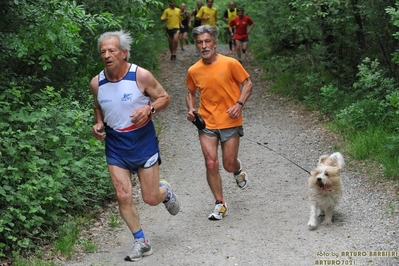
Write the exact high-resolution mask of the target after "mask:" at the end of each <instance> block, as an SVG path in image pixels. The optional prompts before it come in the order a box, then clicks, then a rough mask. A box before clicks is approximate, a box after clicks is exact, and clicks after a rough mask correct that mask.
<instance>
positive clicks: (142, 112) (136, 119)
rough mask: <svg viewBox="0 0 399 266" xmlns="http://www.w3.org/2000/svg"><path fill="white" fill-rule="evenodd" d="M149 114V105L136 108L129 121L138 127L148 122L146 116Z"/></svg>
mask: <svg viewBox="0 0 399 266" xmlns="http://www.w3.org/2000/svg"><path fill="white" fill-rule="evenodd" d="M150 114H151V107H150V106H149V105H146V106H143V107H140V108H137V109H136V110H134V112H133V113H132V114H131V115H130V117H131V118H132V119H131V120H130V121H131V122H132V123H133V124H135V125H136V126H138V127H140V126H142V125H144V123H145V122H146V121H147V120H148V116H149V115H150Z"/></svg>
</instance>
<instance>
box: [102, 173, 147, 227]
mask: <svg viewBox="0 0 399 266" xmlns="http://www.w3.org/2000/svg"><path fill="white" fill-rule="evenodd" d="M108 170H109V174H110V176H111V182H112V185H113V186H114V188H115V192H116V198H117V200H118V205H119V212H120V214H121V216H122V219H123V220H124V221H125V223H126V225H127V227H128V228H129V229H130V231H131V232H132V233H134V232H137V231H139V230H140V229H141V226H140V222H139V214H138V212H137V209H136V207H135V206H134V203H133V198H132V181H131V173H130V171H129V170H127V169H123V168H121V167H118V166H115V165H108Z"/></svg>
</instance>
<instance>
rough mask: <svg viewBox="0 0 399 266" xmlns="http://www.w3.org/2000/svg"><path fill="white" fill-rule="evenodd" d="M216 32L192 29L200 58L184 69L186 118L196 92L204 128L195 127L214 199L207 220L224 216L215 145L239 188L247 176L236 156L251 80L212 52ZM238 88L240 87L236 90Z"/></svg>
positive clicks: (191, 116)
mask: <svg viewBox="0 0 399 266" xmlns="http://www.w3.org/2000/svg"><path fill="white" fill-rule="evenodd" d="M217 36H218V31H217V29H216V28H214V27H212V26H209V25H203V26H199V27H197V28H194V30H193V37H194V40H195V45H196V47H197V50H198V52H199V53H200V54H201V57H202V58H201V59H200V60H199V61H198V62H197V63H195V64H194V65H192V66H191V67H190V68H189V69H188V73H187V76H186V85H187V87H188V92H187V96H186V103H187V108H188V113H187V119H188V120H189V121H191V122H192V121H194V120H195V115H194V113H195V112H196V109H195V106H196V92H197V90H198V91H199V93H200V99H201V100H200V103H199V108H198V114H200V115H201V116H202V118H203V119H204V121H205V124H206V128H205V129H202V130H199V131H198V133H199V140H200V144H201V148H202V152H203V154H204V158H205V166H206V178H207V181H208V185H209V187H210V189H211V191H212V193H213V196H214V198H215V201H216V203H215V209H214V211H213V212H212V213H211V214H209V216H208V219H210V220H220V219H222V218H223V217H224V216H226V215H227V204H226V201H225V200H224V197H223V191H222V179H221V176H220V173H219V160H218V146H219V142H220V145H221V148H222V159H223V167H224V169H225V170H226V171H227V172H230V173H233V174H234V177H235V180H236V183H237V185H238V187H239V188H241V189H245V188H246V187H247V185H248V176H247V173H246V172H245V171H244V169H243V167H242V164H241V161H240V160H239V159H237V156H238V148H239V143H240V137H241V136H243V135H244V131H243V127H242V109H243V107H244V104H245V102H246V101H247V100H248V98H249V96H250V95H251V92H252V82H251V80H250V79H249V74H248V73H247V71H245V69H244V68H243V66H242V65H241V64H240V63H239V62H238V61H237V60H236V59H234V58H231V57H228V56H224V55H222V54H218V53H216V45H217ZM240 87H242V89H240Z"/></svg>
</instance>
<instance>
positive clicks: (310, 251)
mask: <svg viewBox="0 0 399 266" xmlns="http://www.w3.org/2000/svg"><path fill="white" fill-rule="evenodd" d="M187 48H188V49H186V51H184V52H179V53H178V55H177V60H176V61H174V62H172V61H170V60H169V55H168V54H166V53H165V54H164V55H162V57H161V60H162V62H161V75H160V77H159V78H158V79H159V81H160V82H161V84H162V85H163V86H164V87H165V89H166V90H167V91H168V92H169V93H170V95H171V98H172V102H171V105H170V106H169V107H168V108H167V109H166V110H165V111H163V112H161V113H159V114H157V117H158V118H159V119H160V121H161V122H162V125H163V130H162V132H161V135H160V145H161V150H162V151H161V156H162V165H161V176H162V178H166V179H168V180H169V181H170V183H171V185H172V187H173V189H174V190H175V191H176V193H177V194H178V195H179V197H180V200H181V212H180V213H179V214H178V215H177V216H171V215H169V213H168V212H167V211H166V210H165V209H164V206H163V205H162V204H160V205H159V206H157V207H149V206H146V205H144V204H143V203H142V201H141V197H136V200H137V201H138V202H139V207H138V208H139V213H140V218H141V222H142V226H143V229H144V231H145V233H146V236H147V238H149V239H150V240H151V241H152V246H153V249H154V254H153V255H152V256H149V257H145V258H143V259H142V260H141V261H139V262H135V263H134V264H135V265H399V257H398V252H399V240H398V239H399V236H398V234H399V218H398V217H399V211H398V209H399V206H398V203H397V201H394V200H393V197H392V195H391V194H390V193H387V192H385V191H384V190H379V189H377V187H375V186H372V185H371V184H370V182H368V181H367V180H366V178H365V177H364V176H363V175H362V174H361V173H359V172H355V171H353V169H351V168H350V166H349V167H348V168H346V169H344V171H343V173H342V174H343V183H344V196H343V199H342V201H341V204H340V205H339V207H338V208H337V209H336V212H335V215H334V217H333V225H332V226H328V227H326V226H322V225H320V226H319V227H318V229H317V230H315V231H309V230H308V228H307V221H308V218H309V206H308V202H307V190H306V189H307V178H308V173H306V172H305V171H304V170H303V169H301V168H299V167H298V166H296V165H294V164H293V163H291V162H290V161H288V160H287V159H286V158H289V159H290V160H292V161H293V162H295V163H297V164H298V165H299V166H301V167H303V168H304V169H306V170H311V169H312V168H313V167H314V166H315V164H316V162H317V160H318V158H319V156H320V155H322V154H324V153H331V152H332V151H333V147H334V145H336V144H337V143H335V140H334V138H332V137H331V134H330V133H328V132H327V131H326V130H325V129H324V128H323V127H322V125H321V124H319V122H318V121H317V119H315V117H314V116H313V115H312V114H311V113H308V112H306V111H303V110H302V109H300V108H298V107H296V106H294V105H292V104H290V103H289V102H287V101H285V100H284V99H280V98H278V97H276V96H274V95H272V94H270V93H268V90H267V87H268V82H267V81H262V80H261V76H262V74H261V69H259V68H258V67H257V66H256V65H254V63H252V61H251V60H250V59H246V60H244V62H243V65H244V67H245V68H246V69H247V71H248V72H249V73H250V74H251V79H252V81H253V82H254V92H253V94H252V96H251V98H250V100H249V101H248V102H247V103H246V105H245V107H244V133H245V136H244V137H243V138H242V139H241V147H240V154H239V157H240V158H241V160H242V162H243V164H244V166H245V168H246V170H247V172H248V175H249V178H250V179H249V182H250V183H249V188H248V189H247V190H245V191H241V190H239V189H238V188H237V186H236V184H235V181H234V179H233V178H232V176H231V175H230V174H228V173H226V172H225V171H224V170H222V171H221V173H222V178H223V182H224V183H223V186H224V193H225V199H226V201H227V203H228V207H229V215H228V216H227V217H225V218H224V219H223V220H221V221H209V220H208V219H207V215H208V214H209V213H210V211H211V210H212V209H213V207H214V200H213V197H212V195H211V192H210V190H209V188H208V185H207V183H206V179H205V167H204V163H203V158H202V153H201V149H200V146H199V142H198V136H197V132H196V129H195V128H194V126H193V125H192V124H190V123H189V122H188V121H187V120H186V105H185V101H184V97H185V94H186V87H185V86H184V80H185V75H186V71H187V69H188V67H189V66H190V65H192V64H193V63H194V62H196V61H197V60H198V57H196V56H194V54H195V52H194V47H193V46H192V45H191V46H189V47H187ZM217 49H218V51H219V52H220V53H222V54H227V52H228V47H227V46H225V45H220V46H218V48H217ZM265 145H267V147H269V148H271V149H272V150H273V151H271V150H269V149H268V148H266V146H265ZM274 151H276V152H274ZM279 154H281V155H283V156H285V157H286V158H284V157H283V156H281V155H279ZM343 154H344V157H345V152H343ZM347 163H349V165H350V162H349V160H347ZM137 189H139V188H137ZM113 211H114V212H115V208H114V209H113ZM109 216H110V215H109V213H108V214H107V215H105V216H104V217H105V218H109ZM105 218H104V219H103V220H101V221H99V222H98V224H96V225H95V226H93V229H92V231H91V234H92V236H93V239H94V240H96V239H97V241H102V244H101V245H100V248H99V249H98V250H97V251H96V252H95V253H89V254H80V255H79V256H78V255H77V256H76V257H75V260H74V261H69V262H67V263H62V265H71V266H72V265H73V266H82V265H93V266H94V265H131V264H132V263H131V262H124V261H123V257H124V255H125V252H126V251H127V250H128V249H130V247H131V244H132V236H131V234H130V233H129V231H128V229H127V227H126V226H125V225H124V224H123V225H122V226H121V228H120V229H113V230H112V231H109V230H107V229H109V228H110V227H109V226H107V224H108V223H109V221H108V220H107V219H105ZM99 239H100V240H99ZM378 251H382V252H389V253H385V254H384V253H374V252H378ZM373 255H380V256H373ZM382 255H386V256H382ZM327 263H330V264H327ZM333 263H335V264H333Z"/></svg>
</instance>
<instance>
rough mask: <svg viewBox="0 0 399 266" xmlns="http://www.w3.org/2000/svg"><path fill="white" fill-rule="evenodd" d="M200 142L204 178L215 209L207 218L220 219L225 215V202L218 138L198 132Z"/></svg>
mask: <svg viewBox="0 0 399 266" xmlns="http://www.w3.org/2000/svg"><path fill="white" fill-rule="evenodd" d="M199 138H200V143H201V148H202V152H203V154H204V159H205V167H206V179H207V181H208V185H209V187H210V189H211V191H212V194H213V197H214V198H215V209H214V210H213V212H212V213H211V214H209V216H208V219H209V220H221V219H222V218H223V217H224V216H226V215H227V204H226V202H225V200H224V198H223V189H222V178H221V176H220V172H219V160H218V154H217V150H218V143H219V139H218V138H216V137H210V136H208V135H205V134H200V135H199Z"/></svg>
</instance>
